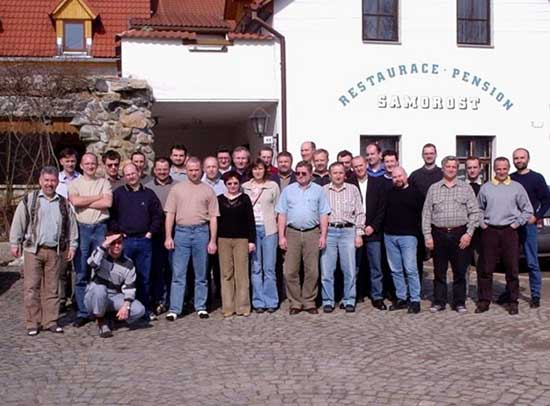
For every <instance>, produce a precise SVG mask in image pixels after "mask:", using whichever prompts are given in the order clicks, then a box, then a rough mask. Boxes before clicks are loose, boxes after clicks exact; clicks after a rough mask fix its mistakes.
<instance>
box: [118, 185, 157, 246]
mask: <svg viewBox="0 0 550 406" xmlns="http://www.w3.org/2000/svg"><path fill="white" fill-rule="evenodd" d="M162 220H163V212H162V206H161V203H160V200H159V199H158V197H157V195H155V192H153V191H152V190H151V189H148V188H146V187H143V186H142V185H140V187H139V189H138V190H137V191H133V190H131V189H130V188H129V187H128V186H127V185H126V186H123V187H119V188H118V189H117V190H115V192H114V193H113V206H112V207H111V217H110V221H109V229H110V230H112V231H114V232H120V233H124V234H126V235H127V236H128V237H138V238H139V237H144V236H145V234H147V233H148V232H150V233H152V234H155V233H158V232H160V231H161V230H162V225H163V224H162Z"/></svg>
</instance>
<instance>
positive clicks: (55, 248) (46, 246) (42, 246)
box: [38, 245, 57, 251]
mask: <svg viewBox="0 0 550 406" xmlns="http://www.w3.org/2000/svg"><path fill="white" fill-rule="evenodd" d="M38 248H40V249H42V250H54V251H57V245H56V246H55V247H50V246H49V245H39V246H38Z"/></svg>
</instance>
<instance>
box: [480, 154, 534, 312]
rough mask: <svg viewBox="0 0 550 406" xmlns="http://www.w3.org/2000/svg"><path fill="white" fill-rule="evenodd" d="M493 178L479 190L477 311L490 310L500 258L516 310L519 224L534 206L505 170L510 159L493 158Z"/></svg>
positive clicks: (508, 166)
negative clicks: (494, 276) (479, 267)
mask: <svg viewBox="0 0 550 406" xmlns="http://www.w3.org/2000/svg"><path fill="white" fill-rule="evenodd" d="M493 170H494V172H495V176H494V178H493V179H492V180H491V181H490V182H487V183H485V184H484V185H483V186H482V187H481V190H480V191H479V195H478V199H479V207H480V209H481V216H482V217H481V228H482V230H483V232H482V234H481V246H482V256H481V262H482V266H481V269H479V271H478V278H477V280H478V303H477V309H476V313H483V312H486V311H487V310H489V304H490V303H491V299H492V296H493V272H494V270H495V267H496V264H497V262H498V260H499V259H500V260H501V261H502V263H503V265H504V267H505V269H506V290H507V291H508V292H510V303H509V307H508V313H509V314H512V315H513V314H518V296H519V278H518V271H519V235H518V228H519V227H520V226H522V225H524V224H526V223H527V222H528V221H529V219H530V218H531V216H532V215H533V206H532V205H531V202H530V201H529V196H528V195H527V192H526V191H525V189H524V188H523V186H521V184H520V183H518V182H515V181H513V180H512V179H511V178H510V176H508V173H509V171H510V161H508V159H507V158H504V157H499V158H496V159H495V161H494V164H493Z"/></svg>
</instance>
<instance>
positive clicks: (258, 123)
mask: <svg viewBox="0 0 550 406" xmlns="http://www.w3.org/2000/svg"><path fill="white" fill-rule="evenodd" d="M248 118H249V119H250V121H251V122H252V127H253V128H254V132H255V133H256V135H257V136H258V137H263V136H264V135H265V133H266V131H267V125H268V123H269V114H268V113H267V111H265V110H264V109H262V108H261V107H258V108H257V109H256V110H254V113H252V115H251V116H250V117H248Z"/></svg>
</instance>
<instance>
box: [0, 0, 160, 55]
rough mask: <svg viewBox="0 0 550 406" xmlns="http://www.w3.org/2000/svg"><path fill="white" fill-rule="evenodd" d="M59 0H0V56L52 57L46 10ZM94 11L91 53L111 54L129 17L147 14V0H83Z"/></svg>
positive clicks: (53, 36) (52, 36) (51, 32)
mask: <svg viewBox="0 0 550 406" xmlns="http://www.w3.org/2000/svg"><path fill="white" fill-rule="evenodd" d="M59 1H60V0H1V1H0V21H1V29H0V56H3V57H6V56H13V57H16V56H23V57H52V56H55V55H56V49H55V41H56V34H55V26H54V23H53V21H52V19H51V18H50V15H49V14H50V13H51V12H52V11H53V10H54V8H55V7H56V6H57V5H58V4H59ZM86 3H87V4H88V6H90V8H91V9H92V10H93V11H94V12H95V13H97V15H98V19H96V21H94V25H93V26H94V30H93V31H94V33H93V38H92V55H93V56H94V57H99V58H105V57H115V56H116V50H115V36H116V34H118V33H120V32H123V31H126V30H127V29H128V28H129V20H130V18H132V17H136V18H142V19H145V18H147V17H149V15H150V0H86Z"/></svg>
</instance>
